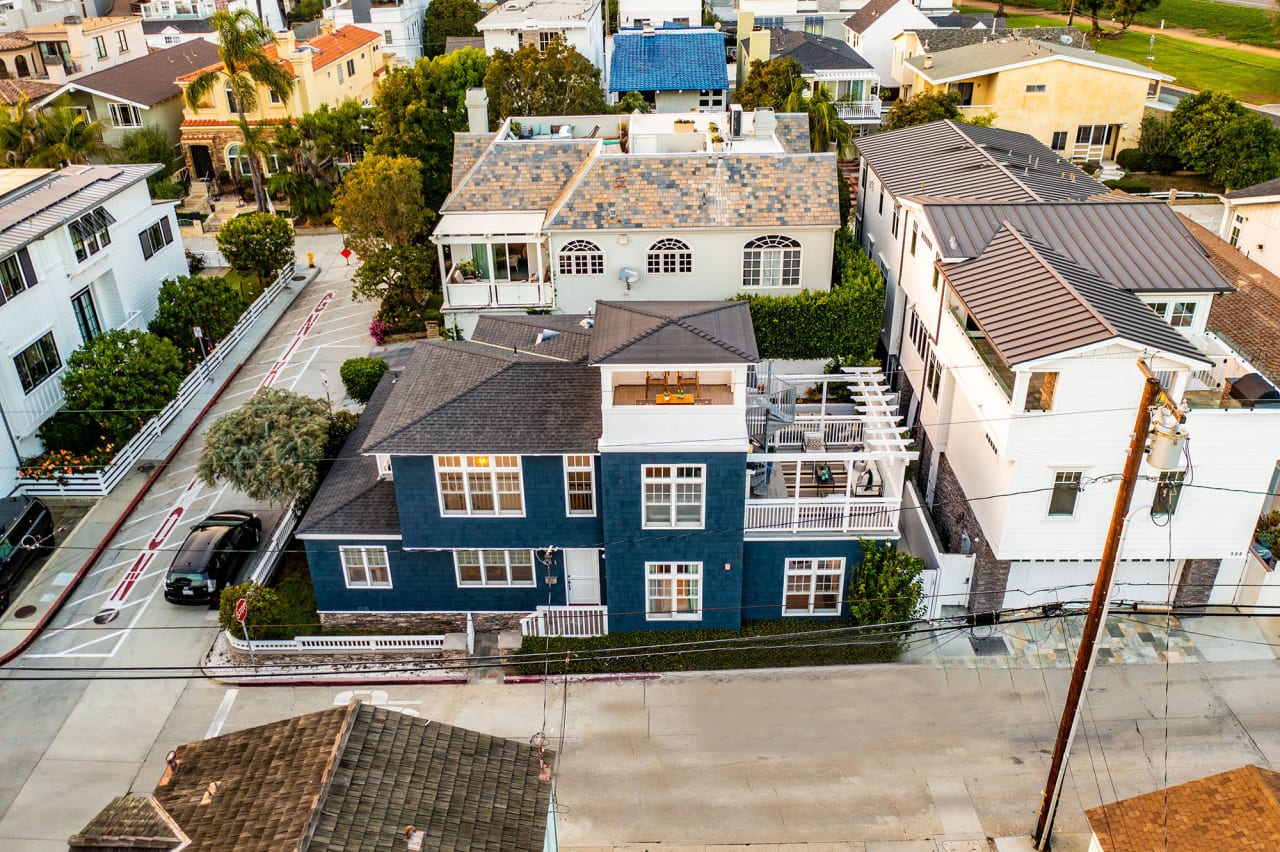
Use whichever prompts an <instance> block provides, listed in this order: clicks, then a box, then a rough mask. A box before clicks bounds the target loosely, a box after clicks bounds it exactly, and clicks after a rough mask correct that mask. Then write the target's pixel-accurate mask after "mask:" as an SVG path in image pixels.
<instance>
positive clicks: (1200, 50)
mask: <svg viewBox="0 0 1280 852" xmlns="http://www.w3.org/2000/svg"><path fill="white" fill-rule="evenodd" d="M1190 1H1191V0H1185V2H1190ZM964 8H965V7H963V6H962V7H961V9H964ZM1220 8H1241V7H1225V6H1224V7H1220ZM970 11H979V10H973V9H971V10H970ZM1156 23H1157V24H1158V23H1159V21H1157V22H1156ZM1076 25H1077V26H1079V28H1080V29H1081V30H1086V31H1087V30H1088V29H1089V21H1088V19H1087V18H1086V19H1085V20H1084V22H1083V23H1081V22H1080V20H1079V17H1078V16H1077V20H1076ZM1009 26H1011V27H1034V26H1041V27H1056V26H1062V22H1061V21H1060V20H1058V19H1056V18H1048V17H1043V16H1039V15H1011V16H1010V17H1009ZM1150 46H1151V37H1150V36H1148V35H1143V34H1142V33H1135V32H1128V33H1125V34H1124V35H1121V36H1118V37H1112V38H1104V39H1099V40H1098V41H1097V44H1096V45H1095V47H1096V48H1097V51H1098V52H1099V53H1102V54H1105V55H1107V56H1118V57H1120V58H1121V59H1128V60H1129V61H1130V62H1136V63H1138V64H1139V65H1144V66H1149V67H1154V68H1155V70H1157V71H1162V72H1164V73H1165V74H1168V75H1169V76H1171V77H1174V78H1175V83H1174V84H1175V85H1181V86H1186V87H1187V88H1190V89H1219V90H1221V91H1225V92H1228V93H1229V94H1230V95H1231V96H1232V97H1234V98H1235V99H1236V100H1240V101H1244V102H1246V103H1252V104H1273V103H1280V58H1273V57H1270V56H1258V55H1256V54H1253V53H1245V52H1243V51H1240V50H1236V49H1234V48H1232V47H1227V46H1223V47H1210V46H1209V45H1204V44H1193V43H1191V42H1189V41H1183V40H1182V39H1177V38H1173V37H1172V36H1163V35H1158V36H1156V52H1155V57H1156V61H1155V62H1154V63H1148V62H1147V53H1148V50H1149V49H1150Z"/></svg>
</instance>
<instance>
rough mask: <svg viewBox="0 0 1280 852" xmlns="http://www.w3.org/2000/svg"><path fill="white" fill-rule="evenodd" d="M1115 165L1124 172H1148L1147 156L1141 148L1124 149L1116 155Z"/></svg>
mask: <svg viewBox="0 0 1280 852" xmlns="http://www.w3.org/2000/svg"><path fill="white" fill-rule="evenodd" d="M1116 163H1117V164H1118V165H1119V166H1120V168H1122V169H1124V170H1125V171H1126V172H1149V171H1151V169H1150V168H1149V163H1148V162H1147V155H1146V154H1145V153H1143V151H1142V149H1141V148H1125V149H1124V150H1123V151H1118V152H1117V153H1116Z"/></svg>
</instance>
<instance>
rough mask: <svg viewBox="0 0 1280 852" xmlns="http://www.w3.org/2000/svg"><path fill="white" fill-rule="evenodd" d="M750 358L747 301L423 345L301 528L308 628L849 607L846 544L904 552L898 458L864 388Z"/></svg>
mask: <svg viewBox="0 0 1280 852" xmlns="http://www.w3.org/2000/svg"><path fill="white" fill-rule="evenodd" d="M759 360H760V359H759V356H758V354H757V350H756V344H755V337H754V334H753V332H752V326H751V316H750V312H749V308H748V306H747V304H746V303H745V302H641V301H635V302H599V303H597V307H596V310H595V312H594V314H593V315H589V316H573V315H562V314H561V315H544V316H484V317H481V318H480V320H479V324H478V325H477V326H476V329H475V331H474V333H473V335H472V338H471V339H470V340H468V341H465V342H464V341H442V340H428V341H422V342H421V343H419V344H418V346H417V348H416V350H415V352H414V354H413V355H412V357H411V359H410V360H409V362H408V363H407V364H406V365H405V366H404V368H403V369H401V370H398V371H393V372H390V373H388V374H387V375H386V376H385V377H384V378H383V381H382V383H381V384H380V385H379V387H378V390H377V392H376V393H375V394H374V397H373V399H372V400H370V402H369V404H368V406H367V407H366V409H365V411H364V414H363V415H362V416H361V418H360V425H359V427H358V429H357V430H356V432H355V433H354V434H353V435H352V437H351V439H350V440H349V441H348V443H347V446H346V447H345V448H344V450H343V452H342V454H341V457H340V459H339V460H338V461H337V462H336V463H335V465H334V467H333V469H332V471H331V472H330V474H329V475H328V477H327V478H326V479H325V481H324V483H323V485H322V486H321V488H320V491H319V492H318V494H317V495H316V497H315V499H314V501H313V502H312V504H311V506H310V508H309V509H308V510H307V513H306V516H305V517H304V518H303V520H302V522H301V524H300V526H299V531H298V538H299V539H301V540H302V541H303V542H304V544H305V547H306V553H307V560H308V562H309V564H310V569H311V575H312V580H313V585H314V587H315V592H316V599H317V602H318V608H319V610H320V617H321V619H322V621H323V622H324V623H325V624H326V625H327V626H342V627H349V628H359V627H368V626H372V625H375V624H376V625H378V626H379V627H383V628H385V627H387V626H400V627H402V628H403V629H405V630H407V631H408V630H412V631H415V632H425V633H440V632H449V631H456V630H459V629H462V628H463V627H464V626H465V624H466V622H467V620H468V618H471V619H473V620H474V623H475V625H476V627H477V629H481V630H494V629H502V628H512V627H515V626H517V625H518V626H519V627H520V628H521V629H522V630H523V631H524V632H525V633H526V634H528V635H545V634H551V635H596V634H600V633H607V632H610V631H613V632H618V631H625V630H643V629H663V628H670V627H689V626H704V627H728V628H736V627H738V626H740V624H741V622H742V621H743V620H746V619H766V618H779V617H784V616H805V617H812V616H838V615H840V614H842V613H843V612H844V610H845V605H844V603H843V600H844V589H845V585H846V581H847V578H848V577H849V575H850V572H851V571H853V570H855V569H856V566H857V565H858V563H859V561H860V558H861V553H860V549H859V545H858V541H857V540H858V539H859V538H881V539H896V538H897V536H898V532H897V530H898V510H899V507H900V505H901V500H902V493H903V491H902V488H903V477H904V474H905V470H906V465H907V462H908V461H909V460H911V459H912V458H914V457H915V454H914V453H912V452H910V451H908V450H907V449H906V443H905V441H904V440H903V439H902V437H901V435H900V430H901V426H900V421H899V418H898V417H897V415H896V414H895V413H894V407H893V405H892V404H891V402H892V401H891V398H890V396H889V394H888V390H887V388H886V385H885V382H884V377H883V376H882V375H880V374H879V373H878V371H876V370H874V369H873V368H858V369H857V370H856V371H855V372H853V373H849V374H846V375H841V376H821V375H818V376H776V375H772V374H770V373H769V372H768V371H767V370H762V369H761V368H760V366H759V364H758V362H759ZM806 391H808V392H809V393H810V395H811V396H812V398H813V400H814V401H810V402H805V401H799V400H798V395H799V394H800V393H803V392H806ZM837 400H839V401H837Z"/></svg>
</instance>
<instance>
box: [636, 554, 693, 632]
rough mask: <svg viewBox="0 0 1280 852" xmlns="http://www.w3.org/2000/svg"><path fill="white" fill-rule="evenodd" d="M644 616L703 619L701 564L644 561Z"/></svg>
mask: <svg viewBox="0 0 1280 852" xmlns="http://www.w3.org/2000/svg"><path fill="white" fill-rule="evenodd" d="M644 567H645V601H646V606H645V619H646V620H647V621H666V620H672V621H701V620H702V563H701V562H646V563H645V566H644Z"/></svg>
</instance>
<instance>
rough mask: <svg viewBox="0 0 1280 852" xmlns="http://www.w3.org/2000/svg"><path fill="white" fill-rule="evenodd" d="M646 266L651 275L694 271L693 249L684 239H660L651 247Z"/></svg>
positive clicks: (683, 273)
mask: <svg viewBox="0 0 1280 852" xmlns="http://www.w3.org/2000/svg"><path fill="white" fill-rule="evenodd" d="M646 266H647V268H648V270H649V274H650V275H687V274H689V273H691V272H693V250H692V249H690V248H689V245H688V244H687V243H685V242H684V241H683V240H677V239H673V238H667V239H662V240H658V241H657V242H656V243H654V244H653V245H651V246H650V247H649V256H648V258H647V261H646Z"/></svg>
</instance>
